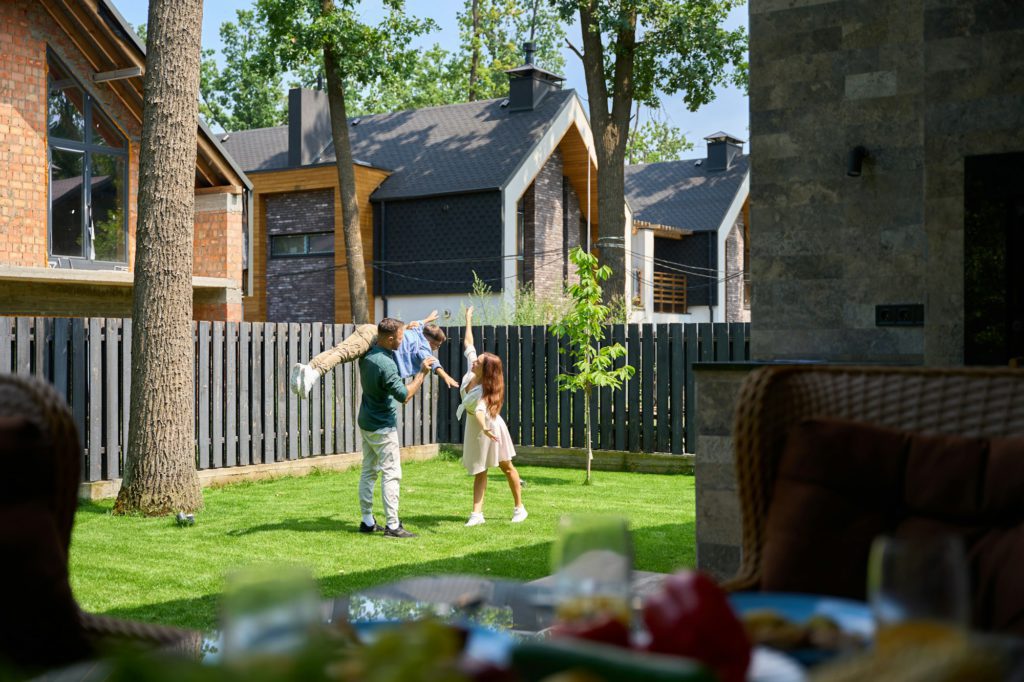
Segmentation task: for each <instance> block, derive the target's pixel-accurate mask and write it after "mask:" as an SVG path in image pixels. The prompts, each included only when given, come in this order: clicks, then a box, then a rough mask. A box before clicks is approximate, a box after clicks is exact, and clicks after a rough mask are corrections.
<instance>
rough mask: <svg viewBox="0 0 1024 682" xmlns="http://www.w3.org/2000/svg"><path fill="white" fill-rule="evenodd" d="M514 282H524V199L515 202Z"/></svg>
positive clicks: (519, 283)
mask: <svg viewBox="0 0 1024 682" xmlns="http://www.w3.org/2000/svg"><path fill="white" fill-rule="evenodd" d="M516 284H517V285H518V286H522V285H524V284H526V199H520V200H519V203H518V204H516Z"/></svg>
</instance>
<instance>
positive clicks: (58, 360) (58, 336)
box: [0, 317, 127, 405]
mask: <svg viewBox="0 0 1024 682" xmlns="http://www.w3.org/2000/svg"><path fill="white" fill-rule="evenodd" d="M5 324H6V320H4V319H3V318H0V344H3V328H4V325H5ZM70 340H71V320H69V319H67V318H61V317H58V318H57V319H56V320H54V324H53V385H54V386H55V387H56V389H57V391H58V392H59V393H60V394H61V395H62V396H63V397H64V400H65V401H66V402H67V403H68V404H69V405H70V404H71V385H70V383H69V382H68V378H69V377H70V373H69V372H68V342H69V341H70ZM126 367H127V365H126ZM0 371H7V368H6V367H4V365H3V360H0ZM125 395H127V393H125Z"/></svg>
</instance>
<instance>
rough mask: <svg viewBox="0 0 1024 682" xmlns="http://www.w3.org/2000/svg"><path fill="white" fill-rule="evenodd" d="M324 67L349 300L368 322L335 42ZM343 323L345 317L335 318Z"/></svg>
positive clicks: (329, 3)
mask: <svg viewBox="0 0 1024 682" xmlns="http://www.w3.org/2000/svg"><path fill="white" fill-rule="evenodd" d="M323 11H324V15H325V16H328V15H330V14H332V13H333V12H334V1H333V0H323ZM324 70H325V71H326V72H327V103H328V105H329V106H330V108H331V135H332V136H333V138H334V156H335V158H336V159H337V162H338V189H339V191H340V194H341V222H342V230H343V233H344V236H345V260H346V261H347V263H346V267H347V269H348V290H349V300H350V301H351V303H352V321H353V322H355V323H356V324H369V323H370V322H371V321H372V320H371V317H370V302H369V298H368V295H367V291H366V265H365V263H364V262H363V235H362V233H361V232H360V230H359V204H358V201H357V199H356V172H355V169H354V168H353V167H352V147H351V146H350V145H349V141H348V117H347V116H346V114H345V84H344V77H343V74H342V73H341V71H340V69H339V67H338V57H337V54H336V53H335V46H334V45H333V44H332V43H327V44H325V45H324ZM335 321H336V322H341V321H342V320H335Z"/></svg>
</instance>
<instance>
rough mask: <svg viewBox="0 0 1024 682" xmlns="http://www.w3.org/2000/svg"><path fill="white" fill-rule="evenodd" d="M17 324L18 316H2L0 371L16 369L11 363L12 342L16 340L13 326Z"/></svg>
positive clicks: (0, 328)
mask: <svg viewBox="0 0 1024 682" xmlns="http://www.w3.org/2000/svg"><path fill="white" fill-rule="evenodd" d="M15 324H17V318H13V317H0V372H2V373H4V374H7V373H8V372H10V371H12V370H13V369H14V365H13V364H11V363H12V361H13V359H14V358H13V356H12V354H11V344H12V343H13V342H14V333H13V330H12V326H13V325H15Z"/></svg>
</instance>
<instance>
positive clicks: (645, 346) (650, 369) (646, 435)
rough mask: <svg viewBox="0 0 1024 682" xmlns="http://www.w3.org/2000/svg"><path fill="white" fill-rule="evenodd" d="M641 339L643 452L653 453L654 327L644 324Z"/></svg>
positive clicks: (655, 448) (655, 447) (654, 449)
mask: <svg viewBox="0 0 1024 682" xmlns="http://www.w3.org/2000/svg"><path fill="white" fill-rule="evenodd" d="M641 333H642V334H643V339H642V340H641V342H640V349H641V356H642V358H643V359H642V362H643V379H642V380H641V382H640V407H641V410H642V412H641V415H642V420H643V430H642V433H643V445H642V447H643V451H644V452H655V451H656V450H657V446H656V445H655V443H654V409H655V408H654V371H655V366H654V361H655V357H654V325H653V324H645V325H643V327H642V328H641Z"/></svg>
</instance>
